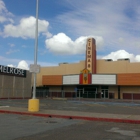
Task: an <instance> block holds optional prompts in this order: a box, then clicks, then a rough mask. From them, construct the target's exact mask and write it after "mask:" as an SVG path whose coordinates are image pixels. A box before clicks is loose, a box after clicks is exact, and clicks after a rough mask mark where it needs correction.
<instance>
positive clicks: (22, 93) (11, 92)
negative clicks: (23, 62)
mask: <svg viewBox="0 0 140 140" xmlns="http://www.w3.org/2000/svg"><path fill="white" fill-rule="evenodd" d="M31 77H32V75H31V73H30V72H29V71H27V70H22V69H18V68H12V67H7V66H2V65H0V99H7V98H8V99H18V98H19V99H21V98H31Z"/></svg>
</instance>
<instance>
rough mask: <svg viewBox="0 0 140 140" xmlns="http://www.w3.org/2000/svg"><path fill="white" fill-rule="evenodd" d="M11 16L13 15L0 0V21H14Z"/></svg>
mask: <svg viewBox="0 0 140 140" xmlns="http://www.w3.org/2000/svg"><path fill="white" fill-rule="evenodd" d="M11 17H13V14H12V13H10V12H9V11H8V10H7V8H6V6H5V3H4V2H3V1H2V0H0V22H1V23H3V22H6V21H9V22H11V23H13V22H14V21H13V19H12V18H11Z"/></svg>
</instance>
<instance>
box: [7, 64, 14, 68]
mask: <svg viewBox="0 0 140 140" xmlns="http://www.w3.org/2000/svg"><path fill="white" fill-rule="evenodd" d="M7 66H8V67H14V68H16V66H14V65H13V64H8V65H7Z"/></svg>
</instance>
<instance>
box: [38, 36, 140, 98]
mask: <svg viewBox="0 0 140 140" xmlns="http://www.w3.org/2000/svg"><path fill="white" fill-rule="evenodd" d="M37 86H38V87H40V89H41V88H42V89H43V90H44V89H46V90H47V91H48V92H50V91H51V92H53V96H56V92H57V93H60V94H57V96H60V97H61V96H62V94H61V93H64V92H65V97H66V96H67V97H70V96H72V94H73V95H74V94H75V95H74V96H79V95H80V96H81V97H83V98H115V99H140V63H139V62H130V60H129V59H128V58H125V59H119V60H117V61H112V60H111V59H107V60H103V59H101V60H97V59H96V42H95V39H93V38H89V39H88V40H87V45H86V60H84V61H80V62H79V63H60V64H59V66H51V67H42V68H41V72H40V73H39V74H37ZM66 93H67V94H66ZM70 93H72V94H71V95H69V94H70Z"/></svg>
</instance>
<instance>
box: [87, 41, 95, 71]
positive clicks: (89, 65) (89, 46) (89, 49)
mask: <svg viewBox="0 0 140 140" xmlns="http://www.w3.org/2000/svg"><path fill="white" fill-rule="evenodd" d="M86 47H87V49H86V56H87V58H86V68H87V69H88V70H89V71H90V72H92V55H93V53H92V52H93V50H92V49H93V48H92V38H89V39H88V40H87V46H86Z"/></svg>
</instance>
